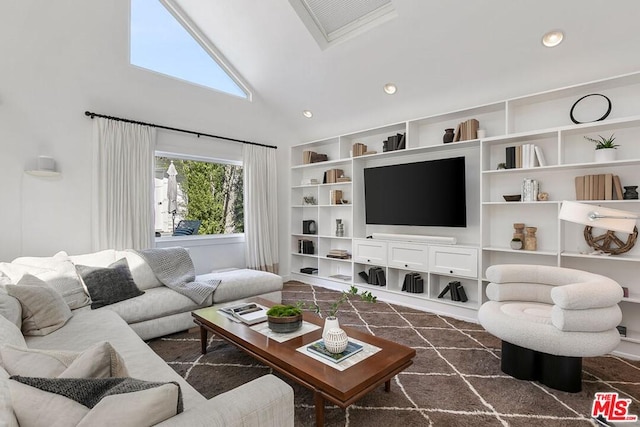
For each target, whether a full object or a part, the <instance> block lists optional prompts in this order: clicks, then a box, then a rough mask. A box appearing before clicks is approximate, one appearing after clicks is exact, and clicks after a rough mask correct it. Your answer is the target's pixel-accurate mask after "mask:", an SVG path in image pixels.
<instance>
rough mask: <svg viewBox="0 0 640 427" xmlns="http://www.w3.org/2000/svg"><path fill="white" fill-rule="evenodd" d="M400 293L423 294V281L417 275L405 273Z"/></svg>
mask: <svg viewBox="0 0 640 427" xmlns="http://www.w3.org/2000/svg"><path fill="white" fill-rule="evenodd" d="M402 291H403V292H409V293H412V294H421V293H423V292H424V279H423V278H422V277H421V276H420V274H418V273H407V274H405V276H404V282H403V283H402Z"/></svg>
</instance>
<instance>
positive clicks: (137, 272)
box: [116, 250, 163, 291]
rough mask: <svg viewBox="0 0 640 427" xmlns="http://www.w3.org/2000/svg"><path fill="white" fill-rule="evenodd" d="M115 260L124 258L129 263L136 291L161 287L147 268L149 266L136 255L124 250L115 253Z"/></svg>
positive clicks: (151, 271)
mask: <svg viewBox="0 0 640 427" xmlns="http://www.w3.org/2000/svg"><path fill="white" fill-rule="evenodd" d="M116 258H117V259H120V258H126V259H127V262H128V263H129V269H130V270H131V276H132V277H133V281H134V282H136V285H137V286H138V289H140V290H142V291H144V290H147V289H151V288H157V287H158V286H163V285H162V283H160V281H159V280H158V278H157V277H156V275H155V274H154V273H153V270H151V267H149V264H147V262H146V261H145V260H144V259H143V258H142V257H141V256H140V255H138V254H137V253H135V252H133V251H131V250H126V251H116Z"/></svg>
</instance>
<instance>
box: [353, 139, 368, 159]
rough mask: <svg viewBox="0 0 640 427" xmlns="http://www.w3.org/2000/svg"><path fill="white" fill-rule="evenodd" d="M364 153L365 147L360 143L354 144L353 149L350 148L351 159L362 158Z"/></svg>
mask: <svg viewBox="0 0 640 427" xmlns="http://www.w3.org/2000/svg"><path fill="white" fill-rule="evenodd" d="M366 152H367V146H366V145H365V144H362V143H360V142H356V143H355V144H353V147H352V148H351V156H352V157H359V156H362V155H363V154H364V153H366Z"/></svg>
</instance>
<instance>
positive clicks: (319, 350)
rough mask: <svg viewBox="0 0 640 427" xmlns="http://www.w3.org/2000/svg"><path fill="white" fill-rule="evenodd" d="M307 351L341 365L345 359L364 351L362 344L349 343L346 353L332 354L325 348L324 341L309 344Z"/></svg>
mask: <svg viewBox="0 0 640 427" xmlns="http://www.w3.org/2000/svg"><path fill="white" fill-rule="evenodd" d="M307 351H309V352H311V353H313V354H317V355H318V356H322V357H324V358H325V359H329V360H331V361H332V362H335V363H339V362H342V361H343V360H344V359H346V358H348V357H350V356H353V355H354V354H356V353H358V352H360V351H362V346H361V345H360V344H356V343H354V342H351V341H349V343H348V344H347V348H346V350H345V351H343V352H342V353H331V352H330V351H329V350H327V348H326V347H325V346H324V341H322V340H320V341H316V342H314V343H311V344H309V345H308V346H307Z"/></svg>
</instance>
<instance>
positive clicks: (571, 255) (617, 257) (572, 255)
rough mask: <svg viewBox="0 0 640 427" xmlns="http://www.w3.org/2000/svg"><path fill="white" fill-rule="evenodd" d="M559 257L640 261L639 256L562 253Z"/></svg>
mask: <svg viewBox="0 0 640 427" xmlns="http://www.w3.org/2000/svg"><path fill="white" fill-rule="evenodd" d="M560 256H562V257H567V258H590V259H599V260H607V261H616V262H625V261H627V262H638V261H640V257H639V256H628V255H590V254H581V253H578V252H562V253H561V254H560Z"/></svg>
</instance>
